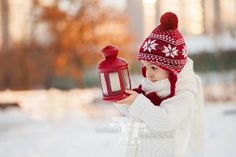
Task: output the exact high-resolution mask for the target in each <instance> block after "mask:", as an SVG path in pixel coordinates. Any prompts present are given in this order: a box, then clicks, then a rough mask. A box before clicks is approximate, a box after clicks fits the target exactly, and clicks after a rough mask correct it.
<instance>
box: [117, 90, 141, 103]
mask: <svg viewBox="0 0 236 157" xmlns="http://www.w3.org/2000/svg"><path fill="white" fill-rule="evenodd" d="M125 92H126V93H128V94H130V95H129V96H128V97H127V98H124V99H122V100H118V101H116V102H117V103H119V104H127V105H131V103H132V102H133V101H134V99H135V98H136V96H137V95H138V93H137V92H135V91H133V90H126V91H125Z"/></svg>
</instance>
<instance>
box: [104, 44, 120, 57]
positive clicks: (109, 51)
mask: <svg viewBox="0 0 236 157" xmlns="http://www.w3.org/2000/svg"><path fill="white" fill-rule="evenodd" d="M118 51H119V48H118V47H116V46H114V45H108V46H106V47H104V48H103V49H102V53H103V55H104V57H105V58H106V59H108V58H116V56H117V54H118Z"/></svg>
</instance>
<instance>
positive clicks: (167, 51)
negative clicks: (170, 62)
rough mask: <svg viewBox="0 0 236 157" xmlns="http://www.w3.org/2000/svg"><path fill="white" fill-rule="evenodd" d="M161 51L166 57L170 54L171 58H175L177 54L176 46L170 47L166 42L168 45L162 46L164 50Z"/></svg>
mask: <svg viewBox="0 0 236 157" xmlns="http://www.w3.org/2000/svg"><path fill="white" fill-rule="evenodd" d="M162 52H163V53H165V55H166V57H168V56H171V57H172V58H175V56H177V55H178V54H177V53H178V50H177V49H176V47H171V45H170V44H168V47H167V46H164V50H163V51H162Z"/></svg>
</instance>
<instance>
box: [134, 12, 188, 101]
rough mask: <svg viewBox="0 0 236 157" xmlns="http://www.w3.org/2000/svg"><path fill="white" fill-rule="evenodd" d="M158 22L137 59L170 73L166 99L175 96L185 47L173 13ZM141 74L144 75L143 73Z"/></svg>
mask: <svg viewBox="0 0 236 157" xmlns="http://www.w3.org/2000/svg"><path fill="white" fill-rule="evenodd" d="M160 22H161V24H160V25H159V26H157V27H156V28H155V29H154V30H153V31H152V32H151V34H150V35H149V36H148V37H147V38H146V39H145V40H144V42H143V44H142V46H141V47H140V50H139V54H138V59H139V60H146V61H149V62H151V63H153V64H155V65H157V66H159V67H160V68H162V69H164V70H167V71H169V72H170V76H169V80H170V83H171V94H170V95H169V96H168V97H171V96H173V95H175V84H176V81H177V73H179V72H180V71H181V70H182V68H183V67H184V65H185V63H186V61H187V53H186V46H185V42H184V38H183V36H182V34H181V33H180V32H179V31H178V17H177V16H176V15H175V14H174V13H172V12H167V13H165V14H164V15H162V16H161V19H160ZM143 70H144V69H143ZM143 74H144V75H145V72H144V73H143Z"/></svg>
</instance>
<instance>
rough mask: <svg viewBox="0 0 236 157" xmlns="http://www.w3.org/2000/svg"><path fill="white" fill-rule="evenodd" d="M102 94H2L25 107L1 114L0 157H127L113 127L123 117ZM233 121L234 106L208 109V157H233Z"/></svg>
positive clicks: (235, 139) (2, 97) (235, 141)
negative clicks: (101, 96)
mask: <svg viewBox="0 0 236 157" xmlns="http://www.w3.org/2000/svg"><path fill="white" fill-rule="evenodd" d="M98 92H100V91H99V90H97V89H91V90H72V91H67V92H66V91H59V90H55V89H54V90H49V91H45V90H40V91H22V92H12V91H5V92H1V93H0V102H6V101H8V102H9V101H18V102H20V106H21V108H9V109H6V110H1V111H0V156H1V157H53V156H56V157H65V156H66V157H80V156H81V157H82V156H86V157H95V156H96V157H100V156H101V157H110V156H113V157H118V156H119V157H121V156H123V155H124V153H125V149H124V148H123V147H120V146H119V143H118V140H119V138H120V130H119V129H117V127H116V128H115V127H114V126H112V125H111V124H112V123H113V122H112V118H114V117H118V116H120V115H119V114H118V112H117V111H116V110H115V108H114V107H113V106H112V104H110V103H103V102H101V101H99V97H96V95H98ZM79 95H80V96H79ZM81 96H82V97H83V99H82V97H81ZM85 98H86V99H90V100H85ZM57 108H60V109H57ZM37 110H39V112H37ZM58 110H59V111H58ZM54 112H55V113H54ZM235 120H236V104H235V103H221V104H208V105H206V106H205V129H206V130H205V131H206V134H205V135H206V151H205V157H222V156H227V157H234V156H235V154H236V150H235V149H234V146H235V145H236V134H235V131H236V123H235Z"/></svg>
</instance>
